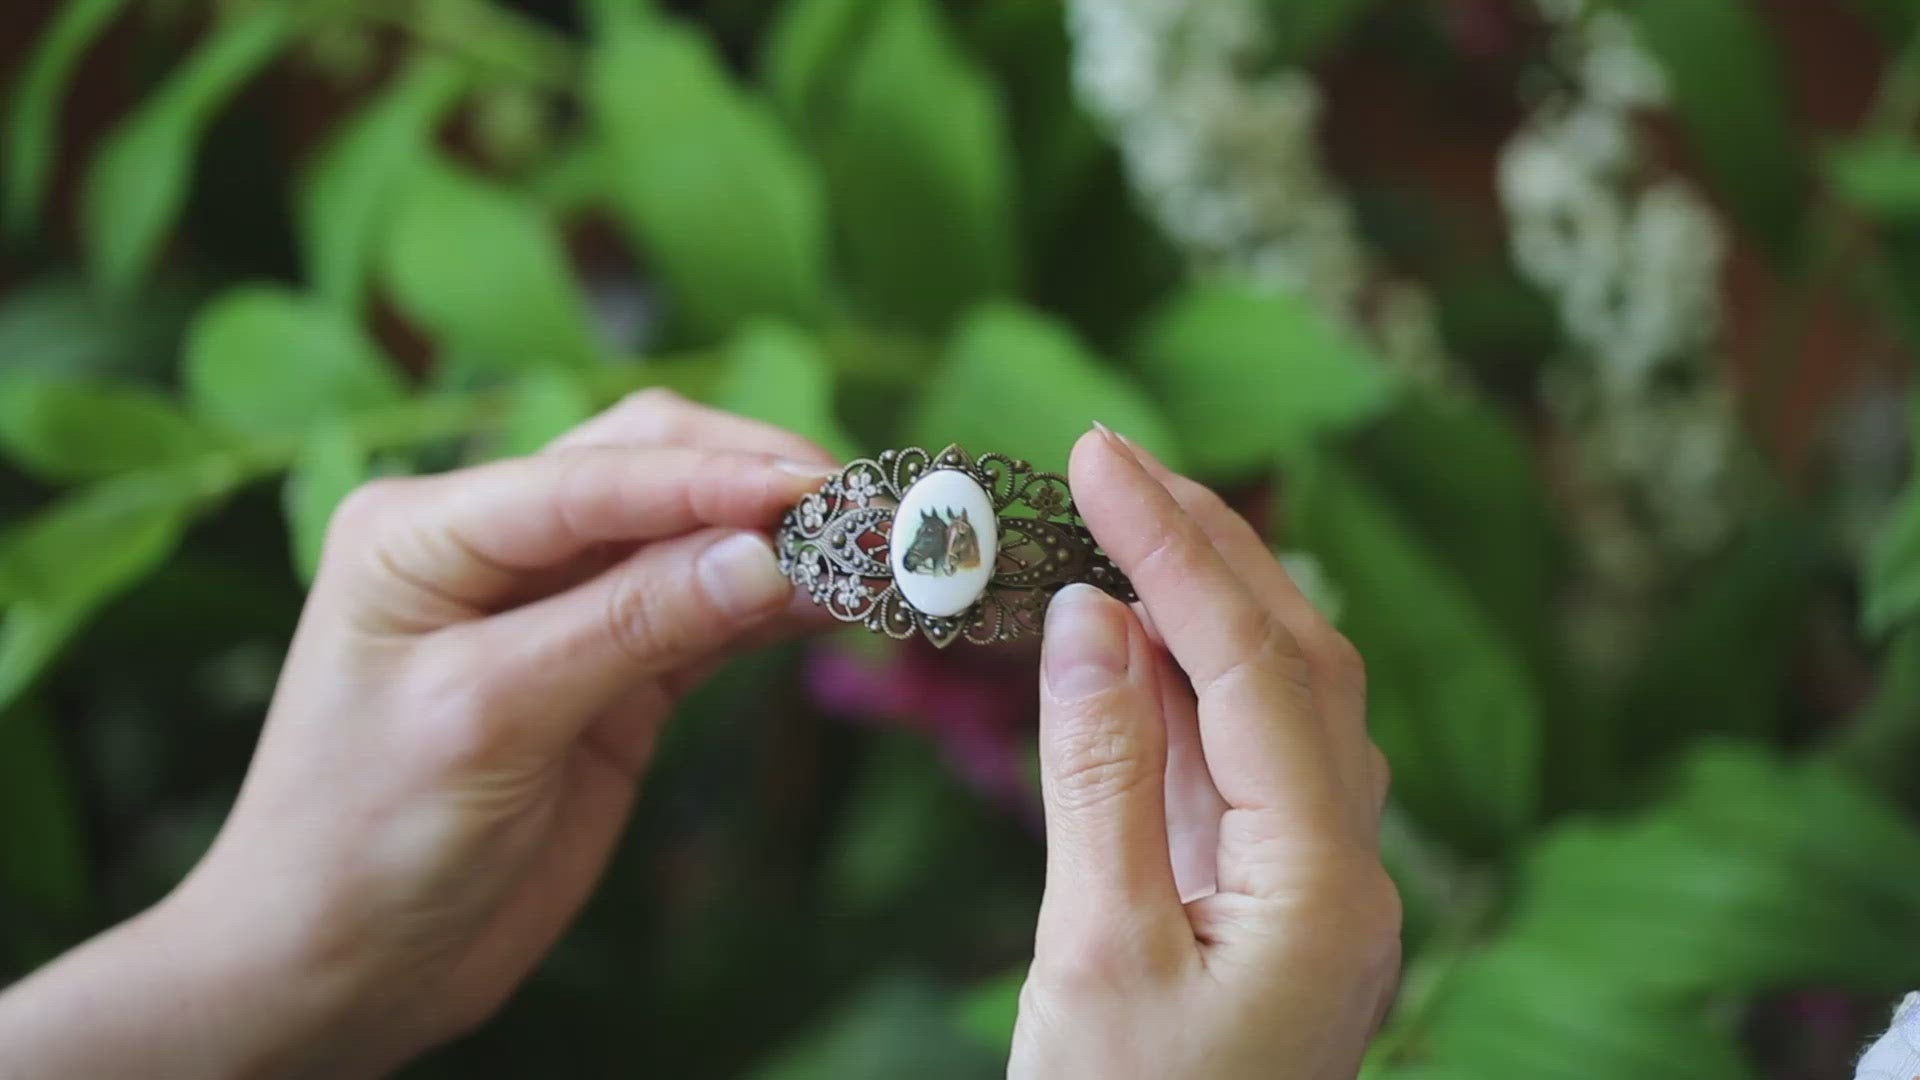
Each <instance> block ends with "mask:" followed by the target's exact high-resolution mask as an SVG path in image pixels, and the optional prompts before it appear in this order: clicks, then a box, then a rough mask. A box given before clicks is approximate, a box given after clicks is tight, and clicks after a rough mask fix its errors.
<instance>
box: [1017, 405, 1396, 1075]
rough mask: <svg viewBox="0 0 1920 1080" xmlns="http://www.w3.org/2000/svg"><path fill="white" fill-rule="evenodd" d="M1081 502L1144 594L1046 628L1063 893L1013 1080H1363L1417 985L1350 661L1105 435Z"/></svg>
mask: <svg viewBox="0 0 1920 1080" xmlns="http://www.w3.org/2000/svg"><path fill="white" fill-rule="evenodd" d="M1071 480H1072V483H1073V489H1074V495H1075V502H1076V504H1077V505H1078V507H1079V509H1080V512H1081V514H1082V516H1083V517H1084V518H1085V519H1086V521H1087V524H1088V526H1089V527H1090V528H1091V529H1092V530H1093V533H1094V535H1095V536H1096V537H1097V538H1098V539H1099V541H1100V543H1101V546H1102V547H1104V548H1105V549H1106V551H1107V553H1108V554H1109V555H1110V556H1112V558H1113V560H1114V562H1115V563H1116V564H1118V565H1119V566H1120V567H1121V569H1123V570H1125V571H1126V573H1127V575H1128V577H1129V578H1130V579H1131V580H1132V581H1133V583H1134V586H1135V588H1136V589H1137V590H1138V591H1139V594H1140V598H1141V606H1142V609H1143V611H1144V614H1145V616H1146V618H1145V619H1144V620H1143V619H1142V618H1141V617H1140V616H1139V615H1138V614H1137V613H1136V612H1135V611H1134V610H1132V609H1130V608H1129V607H1128V606H1126V605H1124V604H1122V603H1120V602H1118V601H1116V600H1113V599H1111V598H1109V597H1107V596H1105V595H1104V594H1102V593H1100V592H1098V591H1096V590H1094V589H1092V588H1088V587H1069V588H1068V589H1067V590H1063V591H1062V592H1061V593H1060V595H1059V596H1058V597H1057V598H1056V599H1055V600H1054V602H1053V604H1052V606H1051V608H1050V609H1049V611H1048V616H1047V626H1046V638H1045V646H1044V652H1043V657H1042V661H1041V681H1042V686H1041V719H1040V761H1041V776H1042V781H1041V789H1042V794H1043V796H1044V799H1045V805H1046V815H1047V883H1046V892H1045V895H1044V899H1043V900H1042V902H1041V907H1040V920H1039V926H1038V930H1037V933H1036V939H1035V944H1034V959H1033V966H1032V968H1031V970H1030V972H1029V975H1028V978H1027V982H1026V985H1025V987H1024V988H1023V990H1022V992H1021V997H1020V1018H1019V1023H1018V1025H1017V1026H1016V1028H1015V1030H1014V1042H1013V1058H1012V1063H1011V1065H1010V1067H1009V1070H1008V1074H1009V1075H1010V1076H1014V1077H1057V1076H1075V1077H1078V1076H1086V1077H1121V1078H1126V1077H1168V1076H1205V1077H1209V1078H1224V1080H1234V1078H1241V1077H1246V1078H1252V1077H1264V1078H1270V1077H1289V1078H1296V1077H1297V1078H1313V1080H1320V1078H1332V1077H1352V1076H1354V1075H1355V1074H1356V1073H1357V1072H1358V1070H1359V1064H1360V1058H1361V1055H1362V1054H1363V1053H1364V1051H1365V1049H1366V1043H1367V1040H1368V1038H1369V1037H1371V1035H1372V1033H1373V1031H1374V1029H1375V1028H1376V1027H1377V1025H1378V1023H1379V1020H1380V1018H1381V1016H1382V1014H1383V1013H1384V1011H1385V1009H1386V1006H1387V1004H1388V1001H1389V997H1390V995H1391V993H1392V990H1393V987H1394V983H1395V978H1396V973H1397V971H1398V968H1399V959H1400V938H1399V930H1400V906H1399V897H1398V894H1397V893H1396V892H1395V890H1394V887H1393V884H1392V881H1391V880H1390V879H1389V878H1388V877H1387V875H1386V873H1385V872H1384V870H1382V868H1381V866H1380V859H1379V849H1378V842H1377V838H1378V833H1379V823H1380V811H1381V807H1382V805H1383V803H1384V800H1385V798H1386V790H1387V770H1386V765H1385V762H1384V759H1382V758H1381V756H1380V753H1379V751H1378V750H1377V749H1376V748H1375V747H1374V746H1373V743H1372V742H1371V740H1370V739H1369V738H1368V737H1367V732H1366V720H1365V712H1366V707H1365V676H1364V672H1363V670H1362V666H1361V663H1360V659H1359V656H1358V654H1357V653H1356V652H1355V651H1354V649H1353V647H1352V645H1351V644H1349V643H1348V642H1347V641H1346V640H1345V639H1344V638H1342V637H1341V636H1340V635H1339V634H1338V633H1336V632H1335V631H1334V630H1333V628H1332V627H1331V626H1329V625H1328V624H1327V623H1326V621H1325V620H1324V619H1323V618H1321V617H1320V615H1319V614H1318V613H1317V612H1315V611H1314V610H1313V608H1312V606H1311V605H1310V604H1308V603H1307V601H1306V600H1305V598H1304V597H1302V596H1301V594H1300V591H1299V589H1298V588H1296V587H1295V586H1294V584H1293V582H1292V581H1291V580H1289V579H1288V577H1287V575H1286V572H1285V571H1284V570H1282V569H1281V567H1280V564H1279V563H1278V562H1277V561H1275V559H1274V558H1273V556H1272V555H1271V554H1270V553H1269V552H1268V551H1267V548H1266V545H1265V543H1263V542H1262V541H1261V540H1260V538H1259V537H1258V535H1257V534H1255V532H1254V531H1253V529H1252V528H1251V527H1250V526H1249V525H1248V524H1247V523H1246V522H1245V521H1244V520H1243V519H1241V518H1240V517H1239V515H1237V514H1235V513H1233V511H1232V510H1230V509H1229V508H1228V507H1227V506H1226V505H1225V504H1224V503H1222V502H1221V501H1220V500H1219V499H1218V498H1217V497H1216V496H1214V495H1213V494H1212V493H1211V492H1209V491H1207V490H1206V489H1205V488H1203V487H1201V486H1200V485H1198V484H1195V483H1193V482H1192V481H1190V480H1186V479H1183V478H1181V477H1177V476H1174V475H1173V474H1171V473H1169V472H1167V471H1166V470H1165V468H1164V467H1162V466H1161V465H1159V463H1158V462H1155V461H1153V460H1152V459H1151V458H1150V457H1147V456H1146V455H1145V453H1144V451H1141V450H1139V448H1137V447H1135V446H1133V445H1131V444H1129V443H1127V442H1125V441H1124V440H1122V439H1120V438H1118V437H1116V436H1114V435H1112V434H1111V433H1109V432H1106V431H1105V430H1104V429H1102V430H1101V431H1100V432H1098V433H1096V434H1093V435H1090V436H1088V437H1086V438H1084V439H1082V440H1081V441H1080V443H1079V445H1078V446H1076V447H1075V449H1074V453H1073V459H1072V467H1071Z"/></svg>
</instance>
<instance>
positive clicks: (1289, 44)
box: [1266, 0, 1379, 65]
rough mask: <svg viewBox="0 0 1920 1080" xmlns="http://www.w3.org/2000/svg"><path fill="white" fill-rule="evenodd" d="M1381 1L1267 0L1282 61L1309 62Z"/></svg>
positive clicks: (1268, 11)
mask: <svg viewBox="0 0 1920 1080" xmlns="http://www.w3.org/2000/svg"><path fill="white" fill-rule="evenodd" d="M1378 3H1379V0H1267V4H1266V14H1267V18H1268V19H1269V20H1271V25H1272V29H1273V41H1274V45H1275V48H1276V50H1277V52H1278V57H1277V58H1276V59H1277V62H1278V63H1282V64H1290V65H1292V64H1309V63H1312V62H1313V61H1315V60H1317V59H1319V58H1320V56H1321V55H1322V54H1323V53H1325V52H1326V51H1327V50H1328V49H1330V48H1332V47H1333V46H1334V45H1335V44H1336V43H1338V42H1339V40H1340V39H1341V38H1342V37H1344V36H1345V35H1346V34H1347V32H1348V31H1350V30H1352V29H1353V27H1354V25H1355V24H1356V23H1358V22H1359V21H1360V20H1361V19H1362V18H1363V17H1365V15H1366V14H1367V12H1369V11H1370V10H1372V9H1373V7H1374V6H1375V5H1376V4H1378Z"/></svg>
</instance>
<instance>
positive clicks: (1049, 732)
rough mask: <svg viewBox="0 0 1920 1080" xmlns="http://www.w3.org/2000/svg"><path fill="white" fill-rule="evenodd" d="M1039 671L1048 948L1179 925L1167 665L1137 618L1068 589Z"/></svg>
mask: <svg viewBox="0 0 1920 1080" xmlns="http://www.w3.org/2000/svg"><path fill="white" fill-rule="evenodd" d="M1040 666H1041V690H1040V770H1041V771H1040V776H1041V795H1042V798H1043V800H1044V802H1045V806H1046V817H1047V884H1046V895H1045V898H1044V899H1043V901H1042V903H1041V911H1040V928H1039V933H1040V940H1041V945H1042V947H1043V948H1044V947H1045V946H1046V944H1047V943H1048V942H1049V941H1054V942H1056V943H1057V941H1058V939H1060V938H1063V937H1064V938H1066V939H1069V940H1071V939H1073V938H1076V937H1079V936H1080V935H1084V934H1087V933H1090V932H1091V933H1096V934H1100V935H1101V936H1102V937H1110V936H1112V935H1111V932H1112V931H1113V930H1114V929H1115V927H1116V924H1118V925H1119V926H1121V927H1123V928H1128V929H1137V928H1139V927H1140V926H1141V925H1142V917H1143V916H1144V917H1145V919H1147V920H1149V921H1152V920H1156V919H1159V918H1161V917H1163V916H1168V915H1174V916H1178V915H1180V913H1181V907H1180V895H1179V892H1178V890H1177V889H1176V888H1175V886H1174V879H1173V868H1172V860H1171V858H1170V856H1169V854H1168V850H1167V823H1166V800H1165V794H1164V791H1165V779H1164V777H1165V772H1166V761H1167V735H1166V725H1165V723H1164V722H1163V720H1162V718H1161V715H1160V694H1159V685H1158V678H1159V675H1158V669H1159V665H1158V663H1157V662H1156V656H1155V654H1154V651H1153V647H1152V645H1151V644H1150V642H1149V641H1148V639H1147V634H1146V631H1145V629H1144V628H1142V627H1141V625H1140V620H1139V619H1138V618H1137V617H1136V616H1135V615H1134V613H1133V611H1132V610H1131V609H1130V608H1128V607H1127V606H1126V605H1125V604H1123V603H1121V602H1120V601H1118V600H1116V599H1114V598H1113V597H1111V596H1108V595H1107V594H1105V593H1103V592H1101V591H1100V590H1098V589H1096V588H1094V587H1092V586H1091V585H1084V584H1075V585H1069V586H1067V587H1066V588H1065V589H1062V590H1061V591H1060V592H1059V593H1058V594H1057V595H1056V596H1055V597H1054V598H1053V602H1052V604H1051V605H1050V606H1049V607H1048V609H1047V624H1046V634H1045V637H1044V639H1043V642H1042V648H1041V665H1040ZM1162 925H1171V924H1167V923H1164V922H1163V923H1162ZM1179 925H1181V926H1184V925H1185V924H1184V920H1182V922H1181V923H1180V924H1179Z"/></svg>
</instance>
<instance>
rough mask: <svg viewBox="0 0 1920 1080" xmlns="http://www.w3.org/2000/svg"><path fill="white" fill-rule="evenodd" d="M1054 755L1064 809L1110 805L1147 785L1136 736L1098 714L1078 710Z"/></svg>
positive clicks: (1057, 787) (1143, 751) (1141, 743)
mask: <svg viewBox="0 0 1920 1080" xmlns="http://www.w3.org/2000/svg"><path fill="white" fill-rule="evenodd" d="M1097 700H1098V699H1096V701H1097ZM1055 755H1056V756H1055V762H1054V768H1053V770H1052V771H1053V779H1054V790H1055V795H1056V797H1057V798H1058V799H1059V801H1060V803H1061V805H1062V806H1064V807H1066V808H1068V809H1081V808H1085V807H1089V806H1097V805H1101V804H1104V803H1107V802H1110V801H1112V800H1114V799H1117V798H1120V797H1122V796H1124V795H1126V794H1128V793H1129V792H1132V791H1133V790H1135V789H1137V788H1138V787H1139V786H1140V785H1141V784H1144V783H1146V782H1147V780H1148V779H1149V777H1148V765H1147V761H1146V757H1147V754H1146V747H1145V745H1144V740H1143V739H1142V737H1141V735H1140V733H1139V732H1137V731H1135V730H1133V729H1132V728H1131V727H1130V726H1128V725H1125V724H1120V723H1115V722H1114V721H1112V720H1111V719H1108V718H1107V717H1106V716H1104V715H1101V713H1100V712H1099V711H1097V710H1083V711H1082V713H1081V715H1080V716H1079V717H1077V718H1076V722H1073V723H1069V724H1068V725H1067V726H1066V730H1065V731H1063V732H1062V733H1061V735H1060V737H1059V738H1058V740H1057V741H1056V744H1055Z"/></svg>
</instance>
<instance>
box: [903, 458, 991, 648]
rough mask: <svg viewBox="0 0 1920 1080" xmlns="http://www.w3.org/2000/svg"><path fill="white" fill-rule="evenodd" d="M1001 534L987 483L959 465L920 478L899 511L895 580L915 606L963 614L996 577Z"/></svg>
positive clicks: (937, 613)
mask: <svg viewBox="0 0 1920 1080" xmlns="http://www.w3.org/2000/svg"><path fill="white" fill-rule="evenodd" d="M999 554H1000V535H999V530H998V528H997V527H996V526H995V523H994V516H993V500H991V499H989V498H988V497H987V492H986V489H984V488H982V487H981V486H980V485H979V484H978V483H976V482H975V481H974V479H973V478H972V477H970V476H968V475H967V474H966V473H963V472H960V471H959V470H957V469H935V470H934V471H932V472H930V473H927V474H926V475H924V476H922V477H921V478H920V479H919V480H916V481H915V482H914V484H913V486H912V487H910V488H908V489H907V493H906V494H905V495H903V496H901V497H900V506H899V508H898V509H896V510H895V511H894V512H893V539H892V542H891V544H890V545H889V555H890V561H891V562H892V564H893V580H894V584H895V585H896V586H897V587H898V588H899V589H900V594H901V596H903V597H905V598H906V601H907V603H909V604H912V605H913V606H914V608H915V610H918V611H920V612H921V613H923V614H927V615H934V616H941V617H946V616H952V615H958V614H960V613H961V612H963V611H965V610H967V608H969V607H971V606H972V605H973V602H974V601H975V600H978V599H980V596H981V594H983V593H985V592H986V591H987V583H988V582H989V581H991V580H992V579H993V564H994V560H995V559H996V558H997V557H998V556H999Z"/></svg>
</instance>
